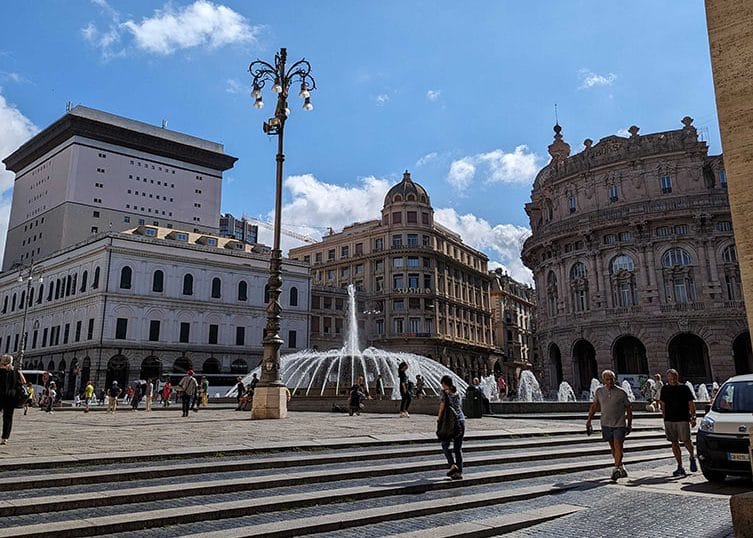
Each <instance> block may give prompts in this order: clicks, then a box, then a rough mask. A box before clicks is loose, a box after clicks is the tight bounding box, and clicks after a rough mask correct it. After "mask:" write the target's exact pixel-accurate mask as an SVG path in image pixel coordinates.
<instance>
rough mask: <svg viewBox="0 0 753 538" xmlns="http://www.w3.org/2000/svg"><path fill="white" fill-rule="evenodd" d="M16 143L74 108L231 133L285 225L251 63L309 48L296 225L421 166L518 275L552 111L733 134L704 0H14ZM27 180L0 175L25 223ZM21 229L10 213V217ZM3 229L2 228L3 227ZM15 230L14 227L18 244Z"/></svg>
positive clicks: (710, 135) (9, 130)
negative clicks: (715, 74) (311, 83)
mask: <svg viewBox="0 0 753 538" xmlns="http://www.w3.org/2000/svg"><path fill="white" fill-rule="evenodd" d="M0 10H1V11H0V14H2V16H1V17H0V153H3V157H4V156H5V155H7V154H8V153H10V152H11V151H12V150H13V149H15V147H17V146H18V145H19V144H20V143H22V142H23V141H24V140H25V139H26V138H28V137H29V136H31V135H32V134H33V133H34V132H35V129H41V128H44V127H45V126H47V125H48V124H49V123H51V122H52V121H54V120H55V119H57V118H58V117H60V116H61V115H62V114H63V113H64V112H65V104H66V102H67V101H71V102H73V104H84V105H86V106H90V107H94V108H100V109H103V110H107V111H109V112H112V113H115V114H119V115H122V116H126V117H130V118H134V119H138V120H141V121H145V122H148V123H153V124H157V125H158V124H160V122H161V120H163V119H166V120H167V121H168V127H169V128H171V129H175V130H178V131H182V132H186V133H189V134H193V135H196V136H200V137H202V138H207V139H210V140H214V141H218V142H221V143H223V144H224V145H225V149H226V151H227V152H228V153H230V154H232V155H234V156H236V157H238V158H239V160H238V162H237V164H236V166H235V168H234V169H232V170H230V171H229V172H228V173H227V174H226V177H225V183H224V185H223V204H222V209H223V211H230V212H232V213H234V214H236V215H240V214H242V213H246V214H248V215H251V216H262V217H263V218H268V216H269V213H270V209H271V207H272V204H273V196H274V185H273V178H274V171H275V170H274V168H275V160H274V153H275V143H274V140H273V139H268V138H267V137H266V136H265V135H264V134H263V133H262V131H261V124H262V121H263V120H264V119H266V118H267V117H268V116H269V115H270V114H271V104H272V103H273V96H272V94H270V93H267V94H265V97H266V102H267V106H266V107H265V108H264V109H263V110H262V111H258V110H256V109H254V108H253V106H252V104H253V103H252V100H251V98H250V97H249V89H250V88H249V84H250V80H249V76H248V73H247V68H248V64H249V63H250V62H251V61H253V60H254V59H256V58H262V59H265V60H268V61H271V60H272V58H273V57H274V54H275V52H276V51H277V50H279V48H280V47H287V49H288V55H289V58H290V59H291V60H295V59H298V58H300V57H303V56H305V57H306V58H307V59H308V60H310V62H311V64H312V67H313V71H312V72H313V74H314V76H315V78H316V81H317V86H318V89H317V91H315V92H313V93H312V100H313V103H314V106H315V108H314V111H312V112H310V113H309V112H304V111H303V110H301V109H300V108H299V106H300V103H298V102H297V100H294V106H293V107H292V109H293V111H292V115H291V118H290V120H289V122H288V125H287V129H286V138H285V142H286V157H287V159H286V162H285V175H286V189H285V210H284V213H283V218H284V222H285V224H286V226H288V227H289V228H290V229H292V230H296V231H298V232H301V233H307V234H309V235H312V236H316V235H317V234H320V233H321V232H322V231H323V227H326V226H332V227H334V228H335V229H338V228H341V227H342V226H343V225H345V224H348V223H350V222H352V221H354V220H367V219H369V218H376V217H377V216H378V214H379V209H380V208H381V204H382V198H383V194H384V192H385V190H386V189H387V187H388V186H389V185H390V184H391V183H393V182H395V181H398V180H399V178H400V177H401V174H402V171H403V170H404V169H409V170H410V171H411V172H412V175H413V177H414V179H415V180H416V181H418V182H420V183H422V184H423V185H424V186H425V187H426V188H427V189H428V190H429V193H430V195H431V197H432V204H433V206H434V208H435V210H436V212H437V218H438V220H439V221H440V222H442V223H444V224H446V225H449V226H450V227H453V228H455V229H456V230H457V231H459V232H460V233H461V234H462V235H463V237H464V238H465V239H466V241H467V242H469V243H470V244H472V245H473V246H475V247H476V248H479V249H480V250H483V251H484V252H486V253H487V255H488V256H489V257H490V259H491V260H492V261H494V262H495V263H499V264H502V265H503V266H504V267H506V268H507V269H508V270H509V271H510V272H511V273H512V274H513V275H514V276H517V277H518V278H522V279H526V278H528V274H527V273H526V271H525V270H524V269H523V268H522V265H521V263H520V260H519V248H520V244H521V242H522V240H524V239H525V237H526V235H527V233H528V220H527V218H526V215H525V212H524V210H523V206H524V204H525V203H526V202H527V201H528V199H529V196H530V188H531V183H532V179H533V175H535V172H536V171H537V170H538V169H539V168H540V167H541V166H543V165H545V164H546V162H547V161H548V159H547V157H548V156H547V153H546V147H547V145H548V144H550V143H551V140H552V125H553V123H554V104H555V103H557V105H558V111H559V121H560V124H561V125H562V126H563V129H564V130H563V134H564V135H565V139H566V140H567V141H568V142H569V143H570V144H571V146H572V148H573V152H576V151H579V150H580V148H581V147H582V141H583V140H584V139H585V138H592V139H594V140H598V139H599V138H602V137H604V136H608V135H611V134H615V133H618V134H619V133H621V132H624V131H625V130H626V129H627V128H628V127H629V126H630V125H632V124H635V125H638V126H639V127H640V128H641V131H642V132H643V133H649V132H652V131H659V130H668V129H675V128H679V127H680V119H681V118H682V117H683V116H685V115H690V116H692V117H693V118H695V119H696V121H695V125H696V126H697V127H698V128H699V131H701V132H702V134H703V135H704V136H705V137H706V139H707V140H708V141H709V144H710V148H711V152H712V153H719V152H720V151H721V147H720V146H721V145H720V141H719V132H718V126H717V119H716V109H715V102H714V94H713V81H712V77H711V68H710V62H709V51H708V41H707V35H706V26H705V14H704V7H703V2H702V0H673V1H666V2H655V1H653V0H634V1H632V2H597V1H588V2H587V1H581V2H576V1H569V2H555V1H545V0H541V1H537V2H510V1H492V0H488V1H467V2H449V1H431V2H430V1H405V0H385V1H381V2H365V1H345V0H341V1H324V0H323V1H320V2H293V1H282V0H281V1H278V2H266V3H261V2H253V3H252V2H242V1H232V0H224V1H217V2H206V1H192V0H189V1H186V0H174V1H172V2H169V3H166V4H163V3H161V2H143V1H120V2H118V1H115V0H111V1H110V2H109V3H108V2H105V0H96V1H90V0H46V1H43V0H39V1H35V2H28V1H24V0H18V1H17V0H6V1H5V2H3V3H2V6H1V7H0ZM11 185H12V174H8V173H7V172H1V173H0V190H1V191H2V197H3V198H2V200H3V201H2V203H0V220H2V221H7V213H8V200H9V197H10V195H11V191H10V190H9V188H10V186H11ZM2 226H4V224H3V225H2ZM3 235H4V233H3ZM3 239H4V238H3Z"/></svg>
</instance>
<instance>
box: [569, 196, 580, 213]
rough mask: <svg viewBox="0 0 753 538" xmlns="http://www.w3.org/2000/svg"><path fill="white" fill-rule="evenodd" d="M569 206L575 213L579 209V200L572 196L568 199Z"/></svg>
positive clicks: (571, 211)
mask: <svg viewBox="0 0 753 538" xmlns="http://www.w3.org/2000/svg"><path fill="white" fill-rule="evenodd" d="M567 207H568V208H570V213H575V210H576V209H578V200H577V199H576V198H575V196H570V197H569V198H568V199H567Z"/></svg>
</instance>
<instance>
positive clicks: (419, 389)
mask: <svg viewBox="0 0 753 538" xmlns="http://www.w3.org/2000/svg"><path fill="white" fill-rule="evenodd" d="M423 396H424V376H422V375H421V374H418V375H416V399H417V400H418V399H419V398H421V397H423Z"/></svg>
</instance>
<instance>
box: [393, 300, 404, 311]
mask: <svg viewBox="0 0 753 538" xmlns="http://www.w3.org/2000/svg"><path fill="white" fill-rule="evenodd" d="M392 310H405V299H393V300H392Z"/></svg>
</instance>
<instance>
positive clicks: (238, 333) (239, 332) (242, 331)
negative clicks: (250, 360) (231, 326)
mask: <svg viewBox="0 0 753 538" xmlns="http://www.w3.org/2000/svg"><path fill="white" fill-rule="evenodd" d="M245 343H246V328H245V327H236V328H235V345H236V346H242V345H245Z"/></svg>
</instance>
